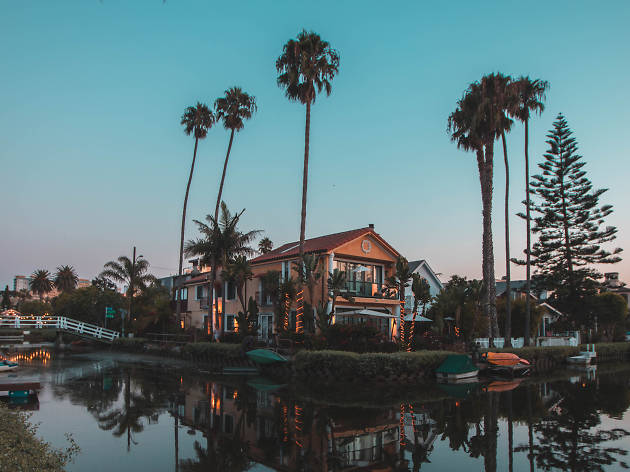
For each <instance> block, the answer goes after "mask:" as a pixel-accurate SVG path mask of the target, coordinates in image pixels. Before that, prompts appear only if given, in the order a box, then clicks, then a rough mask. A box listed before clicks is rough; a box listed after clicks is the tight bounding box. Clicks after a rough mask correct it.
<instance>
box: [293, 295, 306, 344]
mask: <svg viewBox="0 0 630 472" xmlns="http://www.w3.org/2000/svg"><path fill="white" fill-rule="evenodd" d="M295 332H296V333H298V334H300V333H303V332H304V290H303V289H302V290H300V291H299V292H298V293H297V314H296V316H295Z"/></svg>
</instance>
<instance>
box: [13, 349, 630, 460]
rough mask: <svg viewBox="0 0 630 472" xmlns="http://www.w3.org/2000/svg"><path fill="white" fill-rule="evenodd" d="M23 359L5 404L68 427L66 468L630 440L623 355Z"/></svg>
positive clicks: (615, 453)
mask: <svg viewBox="0 0 630 472" xmlns="http://www.w3.org/2000/svg"><path fill="white" fill-rule="evenodd" d="M20 363H21V368H20V370H19V371H18V372H17V373H16V374H2V375H3V379H5V380H6V378H7V376H8V375H15V376H16V378H21V379H37V380H39V381H40V382H41V389H40V392H39V394H38V396H37V398H33V397H31V398H30V399H29V400H28V401H25V400H22V401H23V402H24V403H25V404H23V405H21V406H19V405H14V406H15V407H21V408H24V409H30V410H31V411H32V421H33V422H35V423H39V435H40V436H41V437H42V438H43V439H44V440H46V441H48V442H50V443H51V444H52V445H53V446H55V447H58V448H64V447H66V446H67V445H68V443H67V440H66V438H65V433H71V434H72V436H73V438H74V440H75V441H76V442H77V444H78V445H79V447H80V448H81V452H80V453H79V454H78V455H77V457H76V458H75V460H74V463H72V464H70V465H69V467H68V470H70V471H89V472H97V471H109V470H116V471H118V472H126V471H134V472H137V471H144V470H147V471H181V472H184V471H221V472H240V471H245V470H250V471H294V470H295V471H312V472H324V471H347V470H353V471H419V470H422V471H425V470H432V471H450V470H453V471H487V472H490V471H512V470H513V471H528V470H530V471H533V470H566V471H604V470H605V471H617V470H625V469H626V467H627V465H626V461H628V458H627V452H628V451H629V450H630V437H628V435H629V434H630V433H629V432H630V413H629V412H628V410H629V408H630V366H627V365H626V366H622V365H607V366H606V365H605V366H600V367H599V368H598V369H597V370H595V368H591V369H590V370H572V371H560V372H556V373H554V374H552V375H550V376H547V377H536V378H531V379H527V380H525V381H522V382H518V381H516V382H500V381H495V382H483V383H479V384H465V385H431V386H427V387H423V388H418V389H414V390H409V391H397V390H396V389H395V387H394V386H391V387H390V386H387V385H380V386H378V388H372V387H357V386H355V387H352V388H349V387H346V388H344V389H326V390H323V391H321V392H308V391H302V390H300V389H299V387H297V386H283V385H281V384H278V383H276V382H273V381H271V380H269V379H265V378H260V377H248V378H238V377H221V378H216V377H212V376H210V375H209V374H208V373H204V372H203V371H199V370H195V369H192V368H191V367H190V366H187V365H186V364H184V363H180V362H177V361H172V360H162V359H157V358H148V357H147V358H144V357H138V358H133V361H132V359H131V358H130V357H129V356H128V355H117V354H112V353H86V354H75V355H71V354H63V355H57V356H55V355H51V354H50V353H48V352H45V351H35V352H32V353H26V354H24V355H22V356H21V361H20ZM5 401H6V399H5ZM15 401H16V402H19V401H20V400H15Z"/></svg>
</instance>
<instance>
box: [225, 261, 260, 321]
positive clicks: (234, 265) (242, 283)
mask: <svg viewBox="0 0 630 472" xmlns="http://www.w3.org/2000/svg"><path fill="white" fill-rule="evenodd" d="M253 275H254V274H253V272H252V267H251V265H250V264H249V261H248V260H247V257H245V256H244V255H242V254H239V255H237V256H236V257H234V259H233V260H232V261H230V262H229V263H228V265H227V266H226V268H225V270H224V271H223V273H222V277H223V279H225V280H227V281H229V282H232V283H233V284H234V286H235V287H236V295H237V296H238V299H239V301H240V302H241V306H242V307H243V313H245V312H247V305H246V301H247V281H248V280H251V279H252V277H253Z"/></svg>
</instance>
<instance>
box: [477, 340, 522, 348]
mask: <svg viewBox="0 0 630 472" xmlns="http://www.w3.org/2000/svg"><path fill="white" fill-rule="evenodd" d="M475 343H477V344H478V345H479V347H483V348H488V347H489V345H490V340H489V339H488V338H475ZM524 343H525V340H524V339H523V338H512V347H523V344H524ZM504 345H505V338H494V347H497V348H502V347H503V346H504Z"/></svg>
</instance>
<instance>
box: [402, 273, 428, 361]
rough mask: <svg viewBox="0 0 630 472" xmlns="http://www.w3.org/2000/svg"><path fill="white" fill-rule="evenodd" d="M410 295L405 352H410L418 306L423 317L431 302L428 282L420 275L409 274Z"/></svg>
mask: <svg viewBox="0 0 630 472" xmlns="http://www.w3.org/2000/svg"><path fill="white" fill-rule="evenodd" d="M411 293H413V311H412V313H413V319H412V320H411V332H410V333H409V342H408V343H407V351H411V344H412V343H413V337H414V331H415V327H416V315H417V314H418V305H419V304H420V303H422V316H424V314H425V313H426V308H427V303H429V302H431V298H432V297H431V287H430V286H429V282H427V279H425V278H424V277H422V276H421V275H420V274H415V273H414V274H411Z"/></svg>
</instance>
